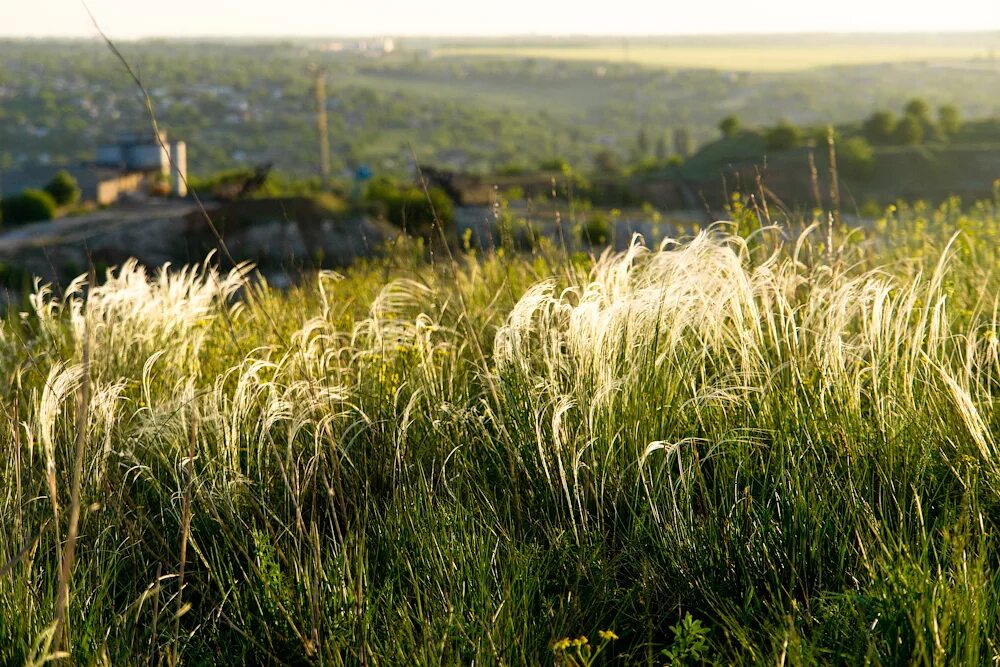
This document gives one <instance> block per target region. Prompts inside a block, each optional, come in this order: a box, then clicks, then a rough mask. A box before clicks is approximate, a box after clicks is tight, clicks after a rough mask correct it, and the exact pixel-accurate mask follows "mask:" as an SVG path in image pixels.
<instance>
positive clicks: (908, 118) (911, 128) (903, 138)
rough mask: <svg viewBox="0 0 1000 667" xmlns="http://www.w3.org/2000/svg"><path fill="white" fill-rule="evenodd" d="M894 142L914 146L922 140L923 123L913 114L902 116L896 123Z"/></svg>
mask: <svg viewBox="0 0 1000 667" xmlns="http://www.w3.org/2000/svg"><path fill="white" fill-rule="evenodd" d="M895 135H896V143H898V144H902V145H904V146H916V145H917V144H919V143H921V142H923V140H924V124H923V122H921V120H920V118H919V117H917V116H915V115H913V114H906V115H905V116H903V118H902V120H900V121H899V124H898V125H896V132H895Z"/></svg>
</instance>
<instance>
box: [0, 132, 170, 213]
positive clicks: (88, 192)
mask: <svg viewBox="0 0 1000 667" xmlns="http://www.w3.org/2000/svg"><path fill="white" fill-rule="evenodd" d="M60 171H67V172H69V174H70V175H71V176H72V177H73V178H75V179H76V182H77V184H78V185H79V186H80V191H81V192H80V197H81V199H83V200H84V201H92V202H96V203H98V204H102V205H106V204H113V203H114V202H116V201H118V200H119V199H120V198H121V197H122V196H123V195H128V194H133V193H137V192H140V191H143V190H144V188H147V187H148V186H149V185H150V184H152V183H154V182H162V181H161V180H160V179H163V178H164V177H168V176H169V177H170V179H171V188H170V190H171V192H172V193H173V195H174V196H175V197H185V196H187V187H186V186H185V180H186V179H187V145H186V144H185V143H184V142H183V141H173V142H171V143H170V144H168V143H167V133H166V132H163V131H161V132H160V134H159V136H156V135H155V134H153V133H152V132H130V133H123V134H120V135H118V137H117V139H116V140H115V142H114V143H109V144H104V145H102V146H100V147H98V149H97V155H96V159H95V160H94V162H93V163H92V164H82V165H72V166H49V165H46V166H38V167H24V168H20V169H13V170H10V171H0V196H2V197H5V196H10V195H15V194H19V193H21V192H23V191H24V190H26V189H29V188H38V189H41V188H44V187H45V185H46V184H47V183H48V182H49V181H51V180H52V179H53V178H54V177H55V175H56V174H57V173H58V172H60Z"/></svg>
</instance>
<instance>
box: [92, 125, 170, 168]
mask: <svg viewBox="0 0 1000 667" xmlns="http://www.w3.org/2000/svg"><path fill="white" fill-rule="evenodd" d="M166 146H167V133H166V132H163V131H161V132H160V135H159V136H158V137H157V136H156V135H155V134H153V133H152V132H148V133H146V132H125V133H122V134H119V135H118V138H117V139H116V141H115V143H113V144H105V145H103V146H100V147H99V148H98V149H97V160H96V162H97V165H98V166H100V167H109V168H116V169H121V170H122V171H143V172H159V173H161V174H163V175H166V174H168V173H169V172H170V153H169V152H168V150H167V149H166Z"/></svg>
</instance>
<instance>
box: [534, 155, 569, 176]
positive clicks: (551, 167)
mask: <svg viewBox="0 0 1000 667" xmlns="http://www.w3.org/2000/svg"><path fill="white" fill-rule="evenodd" d="M538 168H539V169H540V170H542V171H558V172H559V173H562V174H568V173H569V172H570V171H572V167H571V166H570V163H569V162H567V161H566V160H564V159H563V158H561V157H554V158H552V159H550V160H542V161H541V162H540V163H539V165H538ZM522 173H523V172H522Z"/></svg>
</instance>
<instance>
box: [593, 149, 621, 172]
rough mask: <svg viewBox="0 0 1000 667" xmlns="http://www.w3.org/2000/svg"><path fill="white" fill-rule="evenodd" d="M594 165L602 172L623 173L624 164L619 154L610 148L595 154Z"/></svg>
mask: <svg viewBox="0 0 1000 667" xmlns="http://www.w3.org/2000/svg"><path fill="white" fill-rule="evenodd" d="M594 166H595V167H597V170H598V171H599V172H601V173H602V174H609V175H613V174H618V173H621V170H622V165H621V161H620V160H619V159H618V156H617V155H616V154H615V153H613V152H612V151H609V150H603V151H600V152H599V153H598V154H597V155H595V156H594Z"/></svg>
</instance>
